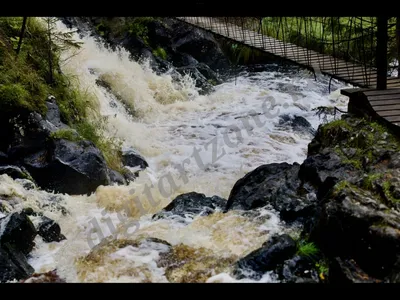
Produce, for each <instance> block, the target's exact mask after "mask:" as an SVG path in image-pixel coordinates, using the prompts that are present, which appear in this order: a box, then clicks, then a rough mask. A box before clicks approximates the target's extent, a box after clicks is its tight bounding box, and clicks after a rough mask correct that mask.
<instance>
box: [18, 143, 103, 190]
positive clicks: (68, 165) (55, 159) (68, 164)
mask: <svg viewBox="0 0 400 300" xmlns="http://www.w3.org/2000/svg"><path fill="white" fill-rule="evenodd" d="M48 150H49V152H50V153H47V154H46V153H43V152H39V153H36V154H34V155H31V156H28V157H26V158H25V159H24V163H25V165H26V167H27V169H28V170H29V171H30V173H31V174H32V176H33V177H34V178H36V181H37V183H38V185H39V186H40V187H41V188H44V189H46V190H54V191H56V192H58V193H67V194H72V195H76V194H90V193H92V192H94V191H95V190H96V188H97V187H98V186H99V185H108V184H109V177H108V168H107V165H106V162H105V160H104V157H103V155H102V154H101V152H100V150H99V149H98V148H96V147H95V146H94V144H93V143H92V142H89V141H79V142H72V141H68V140H64V139H55V140H52V142H51V145H50V146H49V149H48Z"/></svg>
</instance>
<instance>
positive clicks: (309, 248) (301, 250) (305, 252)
mask: <svg viewBox="0 0 400 300" xmlns="http://www.w3.org/2000/svg"><path fill="white" fill-rule="evenodd" d="M318 252H319V250H318V248H317V246H315V244H314V243H312V242H309V243H307V242H305V241H303V240H302V241H300V242H298V245H297V254H298V255H300V256H305V257H307V258H314V257H315V256H316V255H317V254H318Z"/></svg>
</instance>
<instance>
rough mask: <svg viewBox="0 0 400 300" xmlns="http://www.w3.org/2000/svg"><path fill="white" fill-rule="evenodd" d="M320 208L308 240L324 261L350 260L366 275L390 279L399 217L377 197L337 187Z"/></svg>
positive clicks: (398, 238) (397, 243)
mask: <svg viewBox="0 0 400 300" xmlns="http://www.w3.org/2000/svg"><path fill="white" fill-rule="evenodd" d="M325 202H326V203H324V204H323V205H322V207H321V211H320V214H319V216H318V218H317V222H316V223H315V225H314V226H313V227H312V228H311V232H310V239H312V240H313V241H315V243H316V244H317V245H318V246H319V248H320V249H321V250H322V251H323V253H324V254H325V255H326V256H327V257H331V258H334V257H341V258H348V257H350V258H352V259H354V260H355V261H356V263H357V264H358V265H359V266H360V268H362V269H363V270H364V271H365V272H366V273H367V274H368V275H370V276H372V277H375V278H377V279H383V278H385V277H386V276H390V275H392V274H391V273H392V271H391V270H392V268H393V266H394V265H395V264H396V261H397V259H398V253H399V251H400V214H399V213H398V212H397V211H394V210H391V209H389V208H388V207H387V206H386V205H384V204H383V203H382V202H381V200H380V199H379V196H378V195H376V194H372V193H371V192H370V191H367V190H363V189H360V188H358V187H356V186H353V185H350V184H342V183H341V184H337V185H336V186H335V187H334V188H333V189H332V192H331V193H330V196H329V197H327V199H326V200H325Z"/></svg>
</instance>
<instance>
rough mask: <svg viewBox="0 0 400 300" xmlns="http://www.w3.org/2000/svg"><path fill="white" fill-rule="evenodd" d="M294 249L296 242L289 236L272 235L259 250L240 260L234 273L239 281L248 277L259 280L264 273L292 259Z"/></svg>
mask: <svg viewBox="0 0 400 300" xmlns="http://www.w3.org/2000/svg"><path fill="white" fill-rule="evenodd" d="M296 249H297V248H296V242H295V241H294V240H293V239H292V238H291V237H290V236H289V235H287V234H283V235H274V236H272V237H271V238H270V239H268V240H267V241H266V242H265V243H264V244H263V245H262V247H261V248H259V249H257V250H255V251H253V252H251V253H250V254H248V255H247V256H245V257H243V258H241V259H240V260H239V261H238V262H237V263H236V266H235V271H234V273H235V275H236V276H237V277H238V278H239V279H240V278H243V277H247V276H249V275H250V276H251V277H252V278H254V279H260V278H261V277H262V275H263V274H264V273H266V272H267V271H273V270H275V269H276V268H277V267H278V266H279V265H282V264H283V263H284V261H285V260H287V259H289V258H290V257H292V256H293V255H294V254H295V253H296ZM246 275H247V276H246Z"/></svg>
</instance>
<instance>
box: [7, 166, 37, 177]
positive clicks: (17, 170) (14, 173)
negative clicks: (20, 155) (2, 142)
mask: <svg viewBox="0 0 400 300" xmlns="http://www.w3.org/2000/svg"><path fill="white" fill-rule="evenodd" d="M2 174H7V175H8V176H10V177H11V178H12V179H27V178H31V176H30V175H29V173H28V172H27V171H26V170H23V167H17V166H0V175H2Z"/></svg>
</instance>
